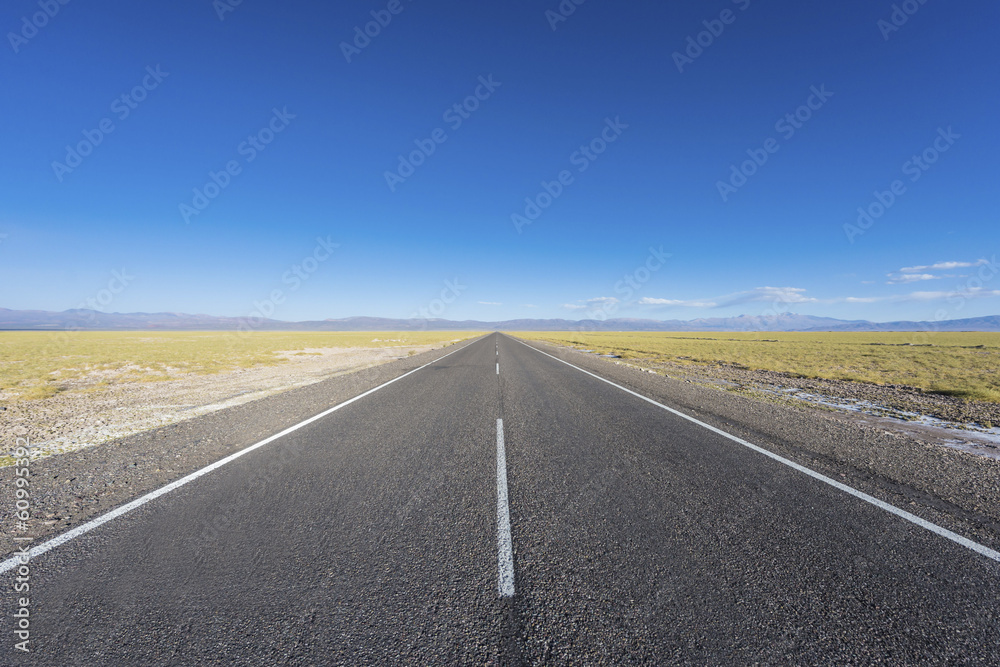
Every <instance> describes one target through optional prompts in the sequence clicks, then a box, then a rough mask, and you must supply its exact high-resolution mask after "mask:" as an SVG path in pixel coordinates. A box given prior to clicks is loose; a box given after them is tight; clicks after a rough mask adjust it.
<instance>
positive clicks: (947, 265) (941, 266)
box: [897, 259, 990, 273]
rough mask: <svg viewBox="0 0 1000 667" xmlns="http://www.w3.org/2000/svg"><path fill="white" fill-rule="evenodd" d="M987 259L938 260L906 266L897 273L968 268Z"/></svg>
mask: <svg viewBox="0 0 1000 667" xmlns="http://www.w3.org/2000/svg"><path fill="white" fill-rule="evenodd" d="M989 263H990V262H989V260H986V259H977V260H976V261H975V262H938V263H936V264H928V265H927V266H907V267H904V268H902V269H900V270H899V271H898V272H897V273H920V272H921V271H947V270H949V269H968V268H970V267H973V266H984V265H986V264H989Z"/></svg>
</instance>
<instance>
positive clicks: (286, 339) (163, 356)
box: [0, 331, 478, 401]
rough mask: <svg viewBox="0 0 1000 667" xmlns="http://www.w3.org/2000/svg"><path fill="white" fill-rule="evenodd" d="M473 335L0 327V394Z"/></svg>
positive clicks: (32, 394) (37, 395) (30, 395)
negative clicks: (55, 329)
mask: <svg viewBox="0 0 1000 667" xmlns="http://www.w3.org/2000/svg"><path fill="white" fill-rule="evenodd" d="M475 335H478V334H474V333H467V332H455V331H429V332H405V333H400V332H389V333H386V332H347V333H343V332H252V333H247V334H238V333H235V332H227V331H203V332H199V331H192V332H189V331H183V332H152V333H151V332H144V331H117V332H104V331H72V332H66V331H59V332H48V331H0V395H2V396H3V398H4V399H6V400H9V401H25V400H39V399H45V398H49V397H52V396H55V395H56V394H58V393H60V392H62V391H66V390H68V389H69V388H72V389H73V390H74V391H87V390H93V391H98V390H101V389H104V388H107V387H109V386H110V385H112V384H120V383H126V382H156V381H166V380H171V379H174V378H176V377H178V376H183V375H190V374H214V373H220V372H224V371H231V370H235V369H248V368H255V367H260V366H270V365H276V364H283V363H287V362H288V357H289V355H319V354H320V352H318V350H323V349H331V348H338V349H347V348H364V349H371V348H389V347H420V346H425V345H440V344H441V343H444V342H448V341H454V340H456V339H466V338H470V337H472V336H475Z"/></svg>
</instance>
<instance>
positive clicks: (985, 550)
mask: <svg viewBox="0 0 1000 667" xmlns="http://www.w3.org/2000/svg"><path fill="white" fill-rule="evenodd" d="M514 340H517V342H519V343H521V344H522V345H524V346H525V347H527V348H530V349H532V350H534V351H535V352H538V353H539V354H544V355H545V356H546V357H551V358H553V359H555V360H556V361H558V362H560V363H563V364H566V365H567V366H569V367H570V368H575V369H576V370H578V371H580V372H581V373H586V374H587V375H589V376H591V377H594V378H597V379H598V380H600V381H601V382H607V383H608V384H610V385H611V386H612V387H618V388H619V389H621V390H622V391H624V392H627V393H629V394H632V395H633V396H636V397H638V398H641V399H642V400H644V401H646V402H648V403H652V404H653V405H655V406H657V407H660V408H663V409H664V410H666V411H667V412H671V413H673V414H675V415H677V416H678V417H680V418H682V419H686V420H688V421H689V422H693V423H695V424H698V425H699V426H702V427H704V428H707V429H708V430H709V431H712V432H713V433H717V434H718V435H721V436H722V437H724V438H729V439H730V440H732V441H733V442H735V443H738V444H740V445H743V446H744V447H746V448H748V449H752V450H753V451H755V452H757V453H759V454H763V455H764V456H767V457H769V458H771V459H774V460H775V461H777V462H778V463H781V464H784V465H786V466H788V467H789V468H794V469H795V470H798V471H799V472H801V473H804V474H806V475H809V476H810V477H812V478H813V479H815V480H818V481H820V482H823V483H824V484H829V485H830V486H832V487H834V488H836V489H840V490H841V491H843V492H844V493H848V494H850V495H852V496H854V497H855V498H858V499H859V500H863V501H865V502H866V503H871V504H872V505H874V506H875V507H878V508H880V509H883V510H885V511H886V512H889V513H890V514H895V515H896V516H898V517H899V518H901V519H904V520H906V521H909V522H910V523H913V524H916V525H918V526H920V527H921V528H925V529H926V530H929V531H930V532H932V533H935V534H937V535H940V536H941V537H943V538H945V539H947V540H951V541H952V542H955V543H956V544H961V545H962V546H963V547H965V548H967V549H971V550H972V551H975V552H976V553H979V554H982V555H983V556H986V557H987V558H991V559H993V560H995V561H997V562H1000V551H995V550H993V549H990V548H989V547H987V546H986V545H983V544H979V543H978V542H973V541H972V540H970V539H969V538H967V537H963V536H961V535H959V534H958V533H954V532H952V531H950V530H948V529H947V528H943V527H941V526H939V525H937V524H936V523H931V522H930V521H928V520H926V519H922V518H921V517H919V516H917V515H916V514H911V513H909V512H907V511H906V510H902V509H899V508H898V507H896V506H895V505H890V504H889V503H887V502H885V501H883V500H879V499H878V498H875V497H874V496H870V495H868V494H867V493H865V492H864V491H858V490H857V489H855V488H854V487H851V486H847V485H846V484H842V483H841V482H838V481H837V480H835V479H831V478H829V477H827V476H826V475H823V474H821V473H818V472H816V471H815V470H810V469H809V468H807V467H805V466H803V465H799V464H798V463H795V462H794V461H790V460H788V459H786V458H785V457H783V456H778V455H777V454H775V453H774V452H771V451H769V450H766V449H764V448H763V447H759V446H757V445H755V444H753V443H752V442H747V441H746V440H744V439H743V438H738V437H736V436H735V435H732V434H731V433H726V432H725V431H723V430H722V429H720V428H715V427H714V426H712V425H711V424H706V423H705V422H703V421H700V420H698V419H695V418H694V417H691V416H689V415H686V414H684V413H683V412H681V411H680V410H674V409H673V408H671V407H667V406H666V405H664V404H663V403H659V402H657V401H654V400H653V399H651V398H649V397H647V396H643V395H642V394H640V393H638V392H635V391H632V390H631V389H626V388H625V387H623V386H621V385H620V384H616V383H614V382H612V381H611V380H607V379H605V378H602V377H601V376H600V375H597V374H596V373H591V372H590V371H588V370H584V369H582V368H580V367H579V366H576V365H574V364H571V363H569V362H568V361H563V360H562V359H560V358H559V357H556V356H553V355H551V354H549V353H548V352H542V351H541V350H539V349H538V348H536V347H532V346H531V345H528V344H527V343H525V342H524V341H522V340H518V339H516V338H515V339H514Z"/></svg>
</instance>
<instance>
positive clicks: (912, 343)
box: [514, 332, 1000, 403]
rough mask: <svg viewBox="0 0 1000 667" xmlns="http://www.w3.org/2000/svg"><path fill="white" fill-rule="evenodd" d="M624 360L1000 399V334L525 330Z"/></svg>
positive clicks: (537, 336) (527, 335) (522, 335)
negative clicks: (730, 368) (724, 366)
mask: <svg viewBox="0 0 1000 667" xmlns="http://www.w3.org/2000/svg"><path fill="white" fill-rule="evenodd" d="M514 335H516V336H518V337H520V338H525V339H533V340H544V341H549V342H553V343H559V344H562V345H570V346H573V347H577V348H580V349H590V350H594V351H595V352H599V353H602V354H619V355H621V356H622V357H623V358H625V359H643V360H649V361H653V362H659V361H667V362H674V363H681V364H695V365H705V364H728V365H733V366H740V367H744V368H750V369H757V370H769V371H778V372H781V373H786V374H788V375H791V376H796V377H810V378H825V379H834V380H850V381H855V382H870V383H874V384H901V385H908V386H911V387H918V388H920V389H922V390H924V391H928V392H935V393H941V394H948V395H952V396H958V397H961V398H966V399H971V400H980V401H991V402H994V403H1000V333H976V332H969V333H770V332H764V333H691V332H683V333H659V332H655V333H653V332H599V333H574V332H544V333H540V332H523V333H517V334H514Z"/></svg>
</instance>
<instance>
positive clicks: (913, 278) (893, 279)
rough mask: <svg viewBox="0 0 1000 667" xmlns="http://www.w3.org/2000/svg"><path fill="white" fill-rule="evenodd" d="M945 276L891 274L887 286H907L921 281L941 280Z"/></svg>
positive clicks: (886, 282)
mask: <svg viewBox="0 0 1000 667" xmlns="http://www.w3.org/2000/svg"><path fill="white" fill-rule="evenodd" d="M944 277H945V276H935V275H934V274H933V273H890V274H888V278H889V280H887V281H885V284H886V285H905V284H906V283H915V282H919V281H921V280H940V279H941V278H944Z"/></svg>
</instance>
